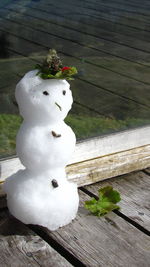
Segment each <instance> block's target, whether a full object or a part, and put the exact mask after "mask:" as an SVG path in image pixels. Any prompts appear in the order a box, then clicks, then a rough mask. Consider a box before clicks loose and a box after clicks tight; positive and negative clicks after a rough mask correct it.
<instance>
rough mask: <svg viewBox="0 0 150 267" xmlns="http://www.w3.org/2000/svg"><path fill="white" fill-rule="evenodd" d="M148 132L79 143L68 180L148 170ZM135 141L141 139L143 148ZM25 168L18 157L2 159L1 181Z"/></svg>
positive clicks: (93, 139)
mask: <svg viewBox="0 0 150 267" xmlns="http://www.w3.org/2000/svg"><path fill="white" fill-rule="evenodd" d="M148 128H149V127H148ZM146 129H147V127H146V128H144V129H142V128H141V129H138V130H132V131H127V132H120V133H116V134H113V135H108V136H106V137H105V136H104V137H97V138H92V139H91V140H85V141H83V142H79V143H77V145H76V150H75V153H74V155H73V157H72V159H71V160H70V166H68V167H67V172H68V175H69V179H73V180H75V181H77V182H78V184H79V185H81V184H82V185H83V184H88V183H91V182H94V181H95V182H96V181H99V180H102V179H107V178H108V177H113V176H116V175H121V174H123V173H126V172H131V171H134V168H135V170H138V169H144V168H147V167H149V166H150V162H149V155H150V146H149V145H146V144H147V143H148V140H149V130H148V129H147V135H146ZM142 130H144V131H143V138H140V134H142ZM138 136H139V138H138ZM141 136H142V135H141ZM144 137H145V138H144ZM127 140H128V142H127ZM136 140H139V141H140V140H141V141H140V142H141V146H140V143H138V142H137V143H136ZM142 142H143V146H142ZM108 166H109V167H108ZM23 168H24V166H23V165H22V164H21V163H20V160H19V159H18V158H17V157H14V158H10V159H4V160H1V161H0V170H1V172H0V181H3V180H5V179H6V178H7V177H8V176H10V175H12V174H13V173H15V172H16V171H18V170H19V169H23ZM79 170H80V171H79ZM86 170H87V171H86ZM106 171H107V172H106ZM123 171H125V172H123ZM81 172H82V175H81ZM81 177H82V178H81ZM95 179H96V180H95ZM98 179H99V180H98ZM85 182H86V183H85Z"/></svg>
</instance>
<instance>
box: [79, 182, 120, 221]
mask: <svg viewBox="0 0 150 267" xmlns="http://www.w3.org/2000/svg"><path fill="white" fill-rule="evenodd" d="M98 193H99V198H98V200H96V199H95V198H91V200H88V201H85V204H84V207H85V208H86V209H87V210H89V211H90V212H91V213H92V214H94V215H95V216H98V217H100V216H104V215H106V214H107V213H108V212H111V211H113V210H118V209H120V207H119V206H118V205H116V203H118V202H119V201H120V200H121V197H120V193H119V192H118V191H116V190H114V189H113V187H112V186H105V187H103V188H100V189H99V190H98Z"/></svg>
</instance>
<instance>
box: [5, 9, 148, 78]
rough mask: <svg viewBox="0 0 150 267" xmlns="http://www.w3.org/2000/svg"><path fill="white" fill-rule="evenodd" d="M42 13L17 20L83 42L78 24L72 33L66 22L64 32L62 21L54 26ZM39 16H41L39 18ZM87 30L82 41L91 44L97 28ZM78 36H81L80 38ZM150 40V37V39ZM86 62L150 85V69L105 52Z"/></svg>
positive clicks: (23, 16)
mask: <svg viewBox="0 0 150 267" xmlns="http://www.w3.org/2000/svg"><path fill="white" fill-rule="evenodd" d="M14 10H15V8H14ZM30 13H31V14H32V16H29V14H30ZM41 13H42V11H37V12H36V13H35V12H34V16H33V12H32V10H29V11H28V14H25V15H20V17H19V18H18V16H17V18H16V19H15V20H16V21H18V23H19V21H20V22H21V23H22V22H23V23H25V24H26V25H29V24H31V22H32V26H34V27H36V28H37V25H38V29H43V24H44V27H45V28H47V29H49V28H50V29H51V31H52V29H53V28H55V33H57V31H58V32H59V33H61V34H63V37H64V32H65V36H68V37H71V36H72V38H73V37H74V36H75V38H76V39H75V40H76V41H77V39H78V38H79V40H81V37H80V36H81V33H82V35H83V36H84V34H85V32H84V31H82V30H81V29H82V28H80V30H79V27H80V25H79V26H78V25H76V24H75V25H74V24H73V26H72V24H71V28H72V31H70V24H69V28H68V29H67V25H68V23H67V22H66V24H65V26H64V30H65V31H63V29H62V21H61V24H59V23H54V24H53V23H51V22H50V19H49V17H48V18H47V20H46V17H45V15H44V14H43V16H42V14H41ZM15 14H18V13H16V11H14V12H10V16H13V20H14V15H15ZM38 14H39V16H38ZM55 17H56V16H55ZM27 18H29V19H28V20H27ZM55 20H56V19H55ZM65 20H66V18H65ZM65 20H63V22H65ZM68 21H69V20H68ZM95 23H96V22H95ZM109 26H111V24H109ZM81 27H82V25H81ZM99 28H100V26H99ZM99 28H98V29H99ZM87 29H88V32H86V38H82V39H83V41H85V40H87V42H88V43H89V42H90V40H89V37H88V36H89V35H90V33H91V34H93V31H94V33H95V28H93V27H92V28H91V26H90V25H88V27H87ZM74 30H76V31H75V32H74ZM96 30H97V29H96ZM78 31H79V32H80V33H79V32H78ZM103 31H104V30H103ZM119 31H121V30H119ZM67 32H68V34H67ZM79 34H80V35H79ZM78 35H79V37H78ZM103 35H104V36H105V35H107V36H109V32H107V33H105V32H98V33H97V37H99V36H101V37H102V36H103ZM110 36H111V38H112V32H110ZM114 36H115V38H116V33H115V34H114ZM117 38H119V40H120V39H121V40H122V43H124V39H125V40H127V39H128V38H127V36H125V37H124V35H123V36H119V35H118V37H117ZM138 38H139V33H138ZM149 39H150V37H149ZM91 40H93V37H92V36H91ZM95 42H96V40H95ZM133 42H134V44H139V39H138V41H137V39H134V40H131V43H132V44H133ZM147 44H149V43H147ZM143 45H144V44H143V43H142V44H141V47H142V48H143ZM84 60H88V62H91V63H93V62H94V63H96V64H98V65H99V66H100V67H104V66H105V67H107V68H108V69H112V70H114V71H116V72H118V73H121V74H122V75H127V76H129V77H134V78H135V79H137V80H140V81H143V82H148V83H149V82H150V78H149V69H148V68H147V67H144V66H142V65H139V64H137V63H133V62H130V63H129V62H128V61H127V60H125V59H117V58H116V57H114V56H111V57H108V55H107V53H105V52H101V56H100V57H96V56H95V57H92V56H90V57H84ZM137 69H138V70H139V71H138V72H137Z"/></svg>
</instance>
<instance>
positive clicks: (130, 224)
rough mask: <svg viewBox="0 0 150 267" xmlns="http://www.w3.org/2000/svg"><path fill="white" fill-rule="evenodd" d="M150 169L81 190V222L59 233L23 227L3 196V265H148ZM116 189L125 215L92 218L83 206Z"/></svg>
mask: <svg viewBox="0 0 150 267" xmlns="http://www.w3.org/2000/svg"><path fill="white" fill-rule="evenodd" d="M149 176H150V169H146V170H143V171H139V172H134V173H130V174H126V175H122V176H120V177H115V178H112V179H109V180H105V181H103V182H99V183H96V184H92V185H88V186H85V187H81V188H79V194H80V207H79V211H78V214H77V217H76V219H75V220H74V221H73V222H72V223H70V224H69V225H67V226H65V227H62V228H60V229H59V230H57V231H53V232H51V231H49V230H47V229H46V228H42V227H40V226H35V225H24V224H23V223H21V222H20V221H18V220H16V219H15V218H13V217H12V216H11V215H10V214H9V212H8V209H7V203H6V198H5V196H4V195H3V194H2V193H1V194H0V266H2V267H5V266H15V267H16V266H53V267H54V266H90V267H91V266H132V267H133V266H136V267H137V266H139V267H141V266H145V267H148V266H149V262H150V237H149V235H150V232H149V230H150V216H149V215H150V212H149V204H150V197H149V189H150V177H149ZM105 185H112V186H113V187H114V188H115V189H117V190H118V191H119V192H120V194H121V198H122V200H121V202H120V207H121V210H120V211H114V212H111V213H109V214H108V215H106V216H104V217H100V218H98V217H96V216H93V215H91V214H90V213H89V212H88V211H87V210H86V209H85V208H84V201H85V200H88V199H90V198H91V197H92V196H95V197H96V196H97V192H98V189H99V188H101V187H102V186H105Z"/></svg>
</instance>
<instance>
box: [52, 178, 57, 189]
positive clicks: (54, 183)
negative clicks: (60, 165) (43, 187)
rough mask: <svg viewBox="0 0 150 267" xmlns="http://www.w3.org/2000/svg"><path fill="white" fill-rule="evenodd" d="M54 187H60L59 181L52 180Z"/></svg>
mask: <svg viewBox="0 0 150 267" xmlns="http://www.w3.org/2000/svg"><path fill="white" fill-rule="evenodd" d="M52 186H53V187H54V188H56V187H58V183H57V181H56V180H55V179H53V180H52Z"/></svg>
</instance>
